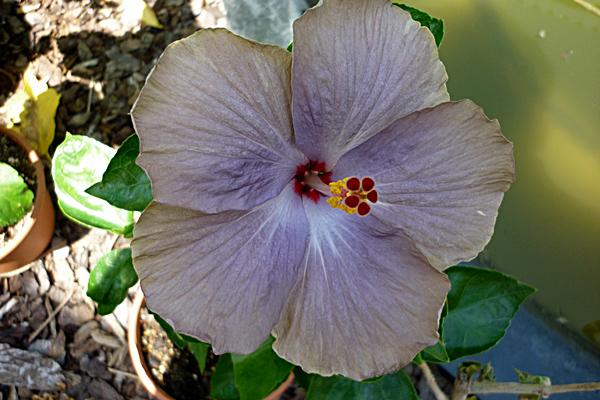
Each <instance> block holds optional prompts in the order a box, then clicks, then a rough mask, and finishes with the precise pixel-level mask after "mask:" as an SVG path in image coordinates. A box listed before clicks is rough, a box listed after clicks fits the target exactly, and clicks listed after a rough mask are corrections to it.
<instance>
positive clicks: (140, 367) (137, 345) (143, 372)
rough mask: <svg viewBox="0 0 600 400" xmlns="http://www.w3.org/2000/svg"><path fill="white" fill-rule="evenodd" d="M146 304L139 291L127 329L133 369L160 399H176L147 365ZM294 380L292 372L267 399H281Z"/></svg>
mask: <svg viewBox="0 0 600 400" xmlns="http://www.w3.org/2000/svg"><path fill="white" fill-rule="evenodd" d="M145 304H146V302H145V301H144V295H143V293H142V291H141V290H140V291H138V293H137V294H136V296H135V299H134V300H133V307H132V308H131V311H130V312H129V321H128V329H127V344H128V346H129V356H130V357H131V363H132V364H133V369H134V370H135V372H136V374H137V375H138V377H139V378H140V381H141V382H142V385H144V388H146V390H147V391H148V393H150V394H151V395H152V396H154V397H155V398H156V399H159V400H175V399H174V398H173V397H171V395H169V394H168V393H166V392H165V391H164V390H162V389H161V388H160V387H159V386H158V385H157V384H156V383H155V382H154V380H153V379H152V374H151V373H150V370H149V368H148V366H147V365H146V360H145V359H144V356H143V354H142V344H141V340H140V334H141V322H140V314H141V311H142V307H143V306H144V305H145ZM293 381H294V374H290V376H289V377H288V378H287V379H286V380H285V382H283V383H282V384H281V385H279V387H278V388H277V389H275V391H274V392H273V393H271V394H270V395H269V396H267V397H265V400H279V398H280V397H281V395H282V394H283V393H284V392H285V391H286V390H287V388H288V387H290V386H291V384H292V382H293Z"/></svg>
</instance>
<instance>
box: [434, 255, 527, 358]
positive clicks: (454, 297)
mask: <svg viewBox="0 0 600 400" xmlns="http://www.w3.org/2000/svg"><path fill="white" fill-rule="evenodd" d="M446 273H447V274H448V277H449V278H450V282H451V283H452V289H450V292H449V293H448V315H446V317H445V318H444V321H443V328H444V336H443V337H444V342H445V346H446V351H447V352H448V356H449V357H450V360H456V359H457V358H460V357H464V356H468V355H472V354H477V353H480V352H482V351H485V350H487V349H489V348H491V347H492V346H494V345H495V344H496V343H498V341H499V340H500V339H502V337H503V336H504V334H505V333H506V330H507V329H508V326H509V325H510V321H511V320H512V318H513V317H514V316H515V313H516V312H517V310H518V309H519V306H520V305H521V303H523V301H525V299H526V298H527V297H529V296H530V295H531V294H532V293H534V292H535V289H534V288H532V287H530V286H527V285H525V284H524V283H521V282H519V281H517V280H516V279H514V278H512V277H510V276H507V275H504V274H502V273H500V272H498V271H492V270H489V269H482V268H475V267H466V266H455V267H451V268H449V269H447V270H446Z"/></svg>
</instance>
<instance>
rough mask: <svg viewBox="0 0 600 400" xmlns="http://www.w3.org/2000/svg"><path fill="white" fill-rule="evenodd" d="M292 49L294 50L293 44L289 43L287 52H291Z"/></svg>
mask: <svg viewBox="0 0 600 400" xmlns="http://www.w3.org/2000/svg"><path fill="white" fill-rule="evenodd" d="M293 48H294V42H290V44H288V47H287V51H289V52H291V51H292V49H293Z"/></svg>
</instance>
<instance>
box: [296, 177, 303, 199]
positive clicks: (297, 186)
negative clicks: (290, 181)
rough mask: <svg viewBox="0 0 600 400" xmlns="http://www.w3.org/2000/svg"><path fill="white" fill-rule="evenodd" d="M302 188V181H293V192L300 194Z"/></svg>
mask: <svg viewBox="0 0 600 400" xmlns="http://www.w3.org/2000/svg"><path fill="white" fill-rule="evenodd" d="M303 189H304V183H302V182H301V181H298V180H296V181H294V192H296V193H297V194H299V195H302V191H303Z"/></svg>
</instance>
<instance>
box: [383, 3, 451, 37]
mask: <svg viewBox="0 0 600 400" xmlns="http://www.w3.org/2000/svg"><path fill="white" fill-rule="evenodd" d="M394 5H395V6H398V7H400V8H401V9H403V10H404V11H408V12H409V13H410V16H411V17H412V19H414V20H415V21H417V22H418V23H420V24H421V26H424V27H425V28H427V29H429V30H430V31H431V33H432V34H433V37H434V38H435V44H437V46H438V47H439V46H440V44H441V43H442V39H443V38H444V21H442V20H441V19H439V18H434V17H432V16H430V15H429V14H427V13H426V12H425V11H421V10H419V9H418V8H414V7H411V6H408V5H406V4H399V3H394Z"/></svg>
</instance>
